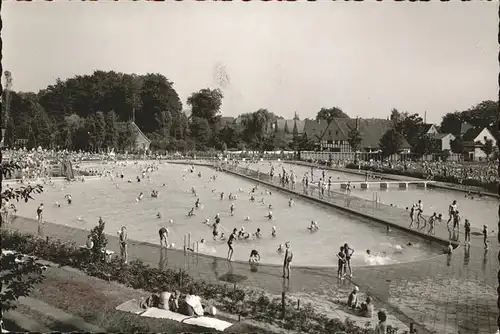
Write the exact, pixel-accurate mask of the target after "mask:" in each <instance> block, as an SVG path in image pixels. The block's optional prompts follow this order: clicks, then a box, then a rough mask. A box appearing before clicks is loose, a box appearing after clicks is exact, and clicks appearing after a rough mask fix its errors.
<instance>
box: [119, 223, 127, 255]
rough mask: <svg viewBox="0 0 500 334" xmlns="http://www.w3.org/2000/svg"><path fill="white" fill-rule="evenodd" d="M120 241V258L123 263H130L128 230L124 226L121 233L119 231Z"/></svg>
mask: <svg viewBox="0 0 500 334" xmlns="http://www.w3.org/2000/svg"><path fill="white" fill-rule="evenodd" d="M118 240H119V242H120V256H121V257H122V259H123V262H124V263H125V264H126V263H127V261H128V253H127V240H128V237H127V228H126V227H125V226H122V228H121V229H120V231H118Z"/></svg>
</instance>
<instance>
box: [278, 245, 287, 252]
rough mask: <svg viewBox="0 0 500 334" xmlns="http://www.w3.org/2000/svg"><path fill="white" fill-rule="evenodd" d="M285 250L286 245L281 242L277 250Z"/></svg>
mask: <svg viewBox="0 0 500 334" xmlns="http://www.w3.org/2000/svg"><path fill="white" fill-rule="evenodd" d="M284 251H285V246H283V244H280V245H279V246H278V250H277V252H278V253H280V254H281V253H283V252H284Z"/></svg>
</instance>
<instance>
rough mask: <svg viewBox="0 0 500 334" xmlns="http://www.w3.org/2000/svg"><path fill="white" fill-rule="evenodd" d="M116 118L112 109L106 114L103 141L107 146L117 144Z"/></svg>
mask: <svg viewBox="0 0 500 334" xmlns="http://www.w3.org/2000/svg"><path fill="white" fill-rule="evenodd" d="M117 122H118V119H117V117H116V113H115V111H114V110H111V111H110V112H108V114H107V115H106V136H105V138H104V143H105V145H106V146H107V147H108V148H116V147H117V144H118V126H117Z"/></svg>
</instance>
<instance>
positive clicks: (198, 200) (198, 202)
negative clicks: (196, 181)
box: [194, 198, 200, 208]
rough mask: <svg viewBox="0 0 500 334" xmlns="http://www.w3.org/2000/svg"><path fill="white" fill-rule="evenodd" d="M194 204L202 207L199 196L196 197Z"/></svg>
mask: <svg viewBox="0 0 500 334" xmlns="http://www.w3.org/2000/svg"><path fill="white" fill-rule="evenodd" d="M194 206H195V207H196V208H199V207H200V199H199V198H197V199H196V202H195V203H194Z"/></svg>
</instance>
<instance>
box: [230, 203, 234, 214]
mask: <svg viewBox="0 0 500 334" xmlns="http://www.w3.org/2000/svg"><path fill="white" fill-rule="evenodd" d="M229 212H230V214H231V216H234V203H232V204H231V207H230V208H229Z"/></svg>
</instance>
